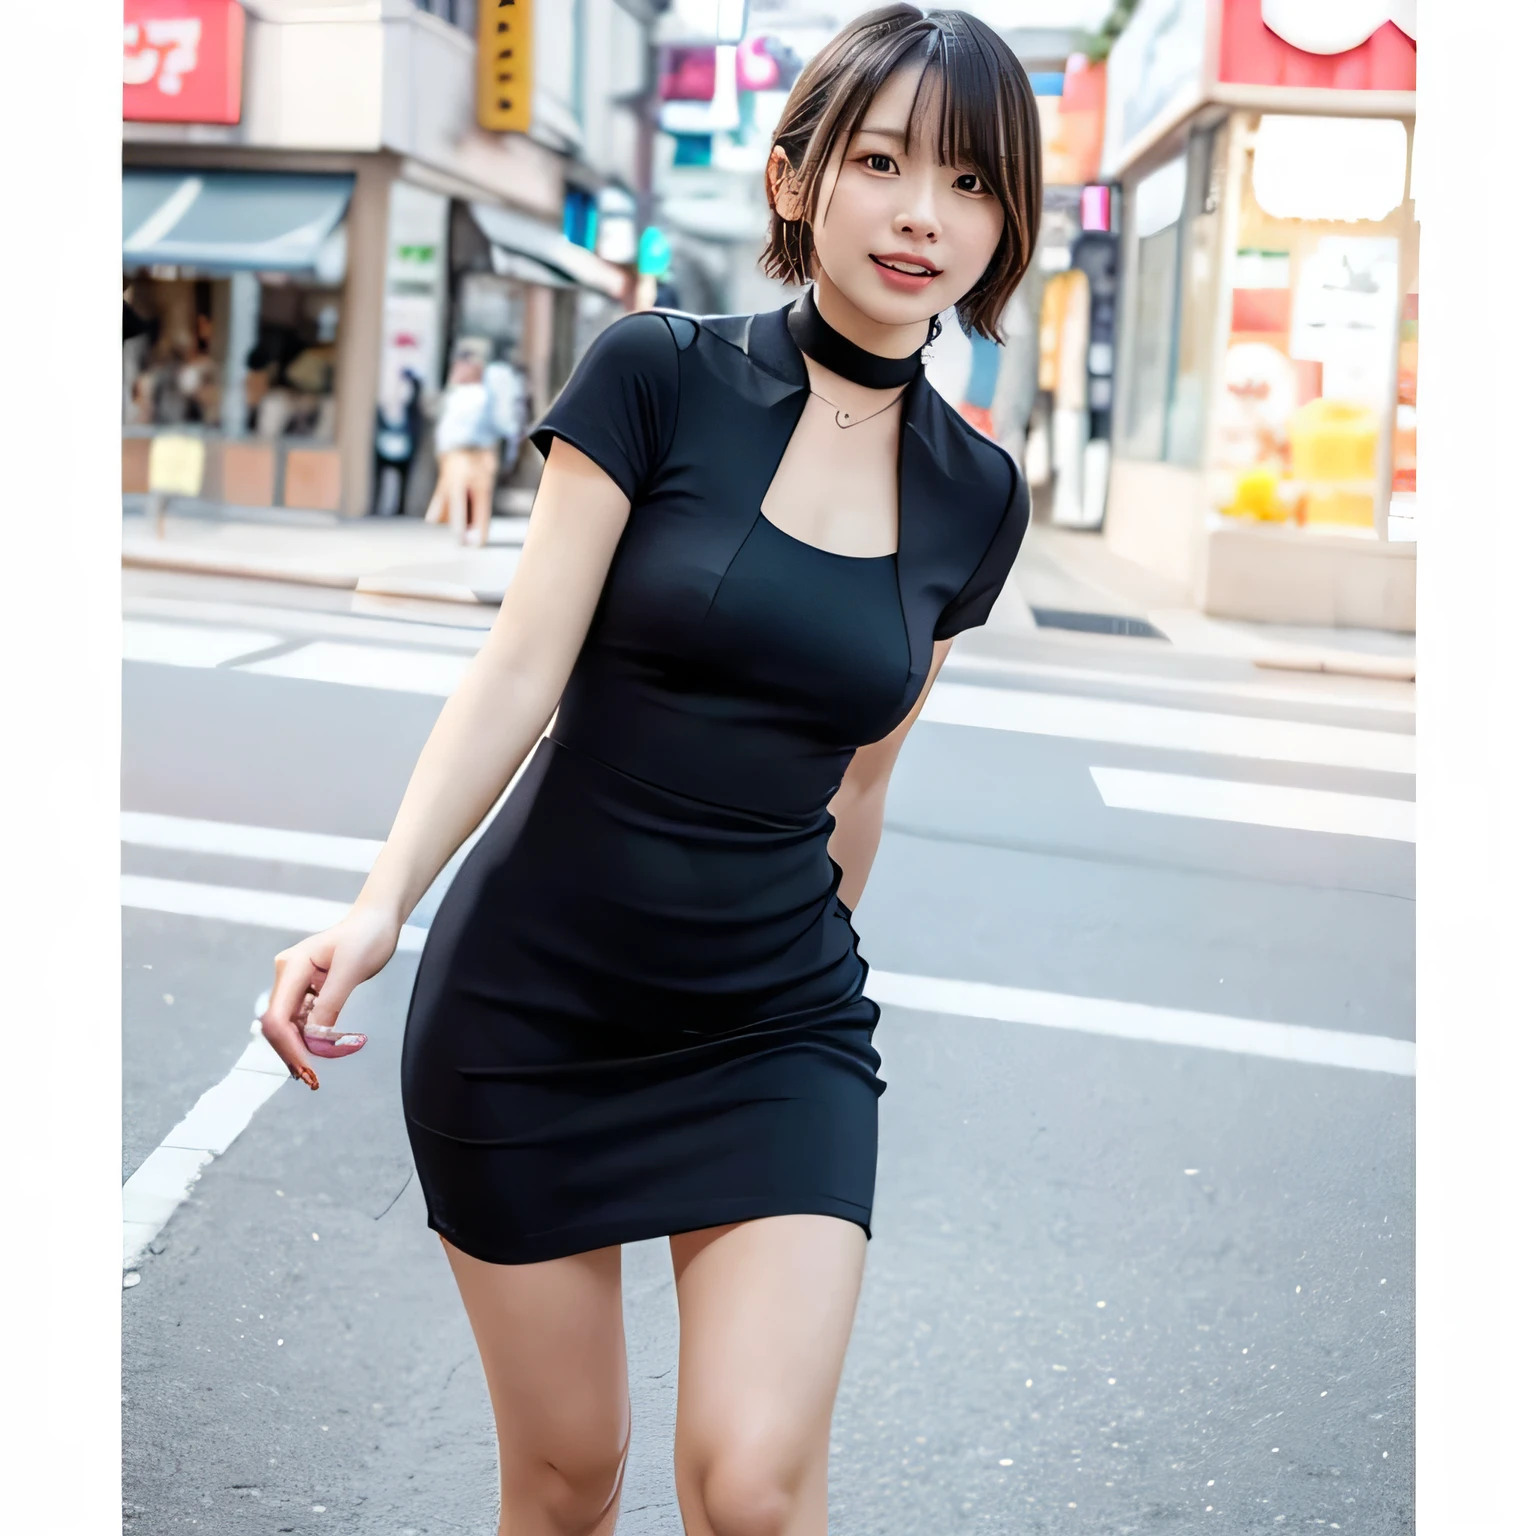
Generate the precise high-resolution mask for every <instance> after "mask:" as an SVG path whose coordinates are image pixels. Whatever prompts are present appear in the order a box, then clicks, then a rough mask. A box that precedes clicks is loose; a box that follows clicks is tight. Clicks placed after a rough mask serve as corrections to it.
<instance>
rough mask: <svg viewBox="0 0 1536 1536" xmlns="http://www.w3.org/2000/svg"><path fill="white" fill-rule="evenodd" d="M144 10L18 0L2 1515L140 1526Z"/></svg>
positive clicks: (2, 647)
mask: <svg viewBox="0 0 1536 1536" xmlns="http://www.w3.org/2000/svg"><path fill="white" fill-rule="evenodd" d="M122 20H123V18H122V8H121V6H120V5H119V4H118V3H116V0H42V3H27V4H8V5H6V7H5V51H4V59H5V65H6V68H5V84H4V87H3V89H0V229H3V231H4V233H3V235H0V294H3V295H4V314H5V326H4V342H5V359H4V381H5V382H4V386H3V388H0V446H3V452H0V466H3V478H0V519H3V521H0V626H3V628H0V720H3V722H4V723H3V739H4V742H5V749H4V751H3V753H0V766H3V772H4V775H5V781H4V794H3V797H0V805H3V807H4V812H3V815H4V826H3V831H0V848H3V850H4V879H3V884H0V890H3V893H4V894H3V902H4V908H3V923H0V934H3V935H4V939H3V943H4V952H3V955H0V976H3V978H4V993H3V1011H0V1023H3V1028H4V1034H3V1037H0V1038H3V1041H4V1047H3V1048H4V1053H5V1057H4V1060H5V1067H4V1070H5V1078H6V1092H5V1100H4V1109H3V1112H0V1138H3V1142H0V1156H3V1158H4V1165H3V1166H4V1186H5V1230H6V1231H7V1232H9V1234H10V1237H9V1239H8V1240H7V1252H6V1255H5V1258H4V1262H3V1266H0V1275H3V1279H0V1328H3V1330H4V1334H5V1355H4V1358H5V1382H4V1405H5V1408H4V1415H3V1417H4V1420H5V1423H4V1427H3V1429H0V1489H3V1490H4V1492H3V1494H0V1499H3V1503H4V1513H3V1516H0V1520H3V1523H4V1525H5V1527H6V1529H7V1530H13V1531H29V1532H30V1531H37V1532H42V1531H49V1532H58V1533H60V1536H75V1533H80V1536H87V1533H89V1536H100V1533H102V1532H106V1531H114V1530H118V1529H120V1528H121V1523H122V1514H121V1510H122V1503H121V1494H120V1487H121V1443H120V1433H121V1432H120V1422H121V1419H120V1412H121V1410H120V1405H119V1380H120V1372H119V1364H118V1359H119V1346H120V1333H119V1319H120V1316H121V1312H120V1308H121V1305H122V1239H121V1233H122V1216H121V1184H122V1177H121V1165H120V1157H121V1147H120V1136H119V1129H118V1128H119V1125H120V1123H121V1121H120V1109H119V1104H120V1099H121V1093H120V1079H121V1072H120V1062H121V1054H120V1037H119V1020H120V1015H121V1003H120V993H121V971H122V966H121V931H120V927H119V921H120V919H119V912H118V895H117V874H118V848H117V798H118V725H119V720H120V718H121V716H120V709H121V703H120V695H121V689H122V677H121V668H120V666H119V661H118V656H119V646H120V640H119V633H120V628H121V625H120V607H119V603H120V599H119V588H120V575H119V562H118V548H119V544H120V540H121V507H122V502H121V499H120V498H121V489H122V481H121V471H120V460H119V452H120V450H119V447H118V443H119V439H120V429H121V420H122V411H121V406H120V399H121V390H122V383H121V380H122V361H121V351H120V347H121V314H122V309H121V305H122V286H121V280H122V267H121V258H120V254H119V249H118V247H119V245H120V244H121V241H122V228H121V213H120V208H121V185H122V182H121V174H120V165H121V158H122V151H121V139H122V135H121V129H120V127H119V120H120V116H121V112H122V65H121V62H120V60H121V49H122Z"/></svg>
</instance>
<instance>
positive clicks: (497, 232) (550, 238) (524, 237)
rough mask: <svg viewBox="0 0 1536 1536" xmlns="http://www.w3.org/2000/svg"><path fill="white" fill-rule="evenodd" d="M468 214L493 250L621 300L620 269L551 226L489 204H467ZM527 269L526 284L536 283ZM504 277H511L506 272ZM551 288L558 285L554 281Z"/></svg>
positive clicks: (535, 277) (535, 278)
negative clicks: (496, 248) (527, 259)
mask: <svg viewBox="0 0 1536 1536" xmlns="http://www.w3.org/2000/svg"><path fill="white" fill-rule="evenodd" d="M469 211H470V214H471V216H472V217H473V218H474V221H475V223H476V224H477V225H479V227H480V232H481V234H483V235H484V236H485V238H486V239H487V240H489V241H490V242H491V245H492V246H493V247H499V248H500V249H501V250H502V251H504V252H506V253H507V254H509V255H511V256H521V257H524V258H532V260H533V261H534V262H536V263H540V264H542V265H543V266H544V267H547V268H553V269H554V271H555V272H556V273H559V274H564V276H565V277H567V278H568V279H570V280H571V281H572V282H575V283H579V284H580V285H581V286H582V287H583V288H592V289H595V290H596V291H597V292H598V293H605V294H607V295H608V297H609V298H610V299H622V298H623V297H624V290H625V276H624V271H623V269H622V268H621V267H616V266H614V264H613V263H612V262H610V261H604V260H603V259H602V257H601V256H598V255H596V254H594V253H593V252H592V251H589V250H587V249H586V247H585V246H581V245H577V244H576V242H575V241H574V240H567V239H566V238H565V236H564V235H562V234H561V233H560V231H559V230H558V229H555V228H553V227H552V226H551V225H548V224H541V223H540V222H539V221H538V220H537V219H531V218H529V217H528V216H527V215H526V214H522V213H514V212H513V211H512V209H510V208H498V207H496V206H495V205H494V204H493V203H471V204H470V209H469ZM527 270H528V271H529V272H530V274H532V275H530V276H529V277H528V278H527V279H526V281H529V282H538V281H540V279H539V277H538V276H537V275H536V273H534V269H532V268H529V269H527ZM508 275H509V276H512V275H515V274H513V273H510V272H509V273H508ZM544 281H546V282H547V281H549V280H548V279H547V278H546V279H544ZM552 286H556V287H558V286H560V284H559V283H558V282H556V283H555V284H553V285H552Z"/></svg>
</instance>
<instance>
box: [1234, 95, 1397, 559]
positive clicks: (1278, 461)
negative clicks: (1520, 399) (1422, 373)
mask: <svg viewBox="0 0 1536 1536" xmlns="http://www.w3.org/2000/svg"><path fill="white" fill-rule="evenodd" d="M1245 138H1246V140H1247V142H1246V143H1245V145H1244V147H1243V150H1242V153H1241V155H1240V157H1239V160H1238V162H1237V164H1238V167H1239V168H1240V171H1241V175H1242V184H1241V186H1240V188H1239V189H1238V196H1239V198H1240V203H1239V207H1238V210H1237V212H1238V218H1237V220H1236V224H1237V230H1236V234H1237V240H1236V248H1235V250H1234V251H1233V252H1232V255H1231V258H1230V259H1231V262H1232V284H1231V288H1232V308H1231V312H1230V315H1229V316H1228V317H1227V319H1228V323H1229V332H1228V344H1227V350H1226V358H1225V364H1224V375H1223V378H1222V387H1221V389H1220V390H1219V391H1218V392H1217V394H1218V398H1217V400H1216V402H1215V421H1214V426H1215V433H1214V439H1213V451H1212V464H1211V469H1212V489H1213V498H1214V502H1215V506H1216V508H1217V510H1219V511H1220V512H1222V513H1224V514H1225V515H1227V516H1228V517H1231V518H1235V519H1251V520H1258V521H1266V522H1273V523H1281V524H1286V523H1288V524H1290V525H1292V526H1294V527H1298V528H1302V529H1305V530H1307V531H1308V532H1315V533H1324V534H1330V533H1331V534H1335V535H1339V534H1342V535H1353V536H1355V537H1363V538H1376V537H1379V536H1381V534H1382V533H1383V532H1385V531H1387V530H1388V523H1389V513H1388V507H1387V501H1388V498H1389V497H1390V496H1391V494H1392V492H1393V491H1394V490H1395V491H1397V493H1398V494H1399V495H1403V494H1411V492H1409V491H1408V485H1407V482H1408V481H1409V480H1410V478H1411V473H1412V471H1411V468H1410V466H1411V464H1412V448H1413V443H1412V437H1411V432H1412V428H1413V409H1414V406H1413V396H1414V391H1415V386H1416V356H1415V349H1414V347H1413V346H1412V345H1411V344H1410V345H1409V346H1408V347H1407V349H1406V353H1405V350H1404V342H1405V341H1408V340H1410V333H1408V332H1407V325H1408V324H1409V323H1410V322H1407V321H1406V320H1405V315H1406V314H1407V313H1410V312H1411V314H1412V315H1413V316H1414V318H1415V320H1416V315H1417V309H1416V303H1417V289H1416V274H1415V273H1414V271H1413V269H1412V266H1411V261H1410V255H1411V240H1405V237H1407V236H1410V235H1411V229H1412V222H1411V219H1410V218H1409V217H1408V213H1407V205H1406V204H1405V202H1404V197H1403V193H1404V182H1405V179H1406V169H1407V167H1406V147H1407V135H1406V133H1405V131H1404V128H1403V125H1402V124H1401V123H1400V122H1396V121H1390V120H1388V121H1372V120H1357V119H1347V118H1307V119H1294V118H1285V117H1275V116H1266V117H1264V118H1262V119H1261V120H1259V121H1258V122H1257V123H1256V124H1249V125H1247V126H1246V127H1245ZM1405 262H1408V263H1409V264H1408V266H1407V270H1406V271H1405V270H1404V267H1405ZM1405 291H1406V292H1408V293H1410V294H1412V295H1413V303H1412V305H1407V304H1405V303H1404V302H1403V299H1402V294H1403V293H1404V292H1405ZM1412 339H1413V340H1416V337H1412ZM1405 357H1406V360H1407V361H1406V363H1405V361H1404V359H1405ZM1405 373H1406V374H1407V377H1406V378H1405ZM1401 510H1403V509H1401V508H1400V511H1401Z"/></svg>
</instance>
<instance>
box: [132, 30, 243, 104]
mask: <svg viewBox="0 0 1536 1536" xmlns="http://www.w3.org/2000/svg"><path fill="white" fill-rule="evenodd" d="M244 66H245V11H244V10H243V9H242V8H241V6H240V5H239V4H238V0H123V121H124V122H129V123H238V122H239V121H240V94H241V93H240V87H241V77H242V72H243V70H244Z"/></svg>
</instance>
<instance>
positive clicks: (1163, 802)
mask: <svg viewBox="0 0 1536 1536" xmlns="http://www.w3.org/2000/svg"><path fill="white" fill-rule="evenodd" d="M1088 772H1089V773H1090V774H1092V775H1093V782H1094V783H1095V784H1096V785H1097V786H1098V790H1099V794H1100V796H1101V797H1102V799H1103V801H1104V804H1105V805H1107V806H1109V807H1110V808H1111V809H1113V810H1119V811H1150V812H1153V813H1156V814H1158V815H1163V816H1190V817H1195V818H1198V819H1201V820H1205V821H1236V822H1246V823H1247V824H1249V825H1250V826H1259V827H1283V828H1286V829H1287V830H1290V831H1293V832H1332V833H1336V834H1342V835H1344V836H1349V837H1379V838H1388V839H1392V840H1394V841H1397V842H1403V843H1411V842H1413V841H1414V840H1415V832H1414V821H1415V814H1416V811H1417V807H1416V806H1415V805H1414V803H1413V801H1412V800H1392V799H1387V798H1385V797H1382V796H1378V795H1348V794H1340V793H1338V792H1336V791H1334V790H1327V789H1300V788H1297V787H1295V786H1293V785H1289V784H1249V783H1244V782H1241V781H1239V780H1234V779H1206V778H1199V777H1197V776H1195V775H1193V774H1183V773H1150V772H1146V771H1144V770H1142V769H1138V768H1090V769H1089V770H1088Z"/></svg>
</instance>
